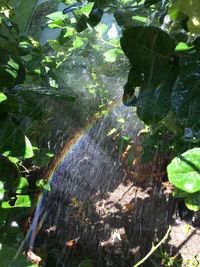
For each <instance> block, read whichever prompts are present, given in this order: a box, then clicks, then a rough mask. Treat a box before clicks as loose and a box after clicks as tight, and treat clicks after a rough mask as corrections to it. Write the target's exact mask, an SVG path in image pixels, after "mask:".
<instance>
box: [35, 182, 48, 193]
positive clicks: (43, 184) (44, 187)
mask: <svg viewBox="0 0 200 267" xmlns="http://www.w3.org/2000/svg"><path fill="white" fill-rule="evenodd" d="M36 186H37V187H38V188H40V189H42V190H46V191H51V186H50V184H49V182H48V181H46V180H44V179H40V180H38V181H37V183H36Z"/></svg>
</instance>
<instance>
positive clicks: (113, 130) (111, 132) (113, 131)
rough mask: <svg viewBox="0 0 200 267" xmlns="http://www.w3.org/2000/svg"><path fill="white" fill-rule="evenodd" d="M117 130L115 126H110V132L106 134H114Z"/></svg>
mask: <svg viewBox="0 0 200 267" xmlns="http://www.w3.org/2000/svg"><path fill="white" fill-rule="evenodd" d="M116 131H117V129H116V128H112V129H111V130H110V132H109V133H108V134H107V136H109V135H112V134H114V133H115V132H116Z"/></svg>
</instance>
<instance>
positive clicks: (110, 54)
mask: <svg viewBox="0 0 200 267" xmlns="http://www.w3.org/2000/svg"><path fill="white" fill-rule="evenodd" d="M119 54H121V49H119V48H112V49H110V50H108V51H106V52H105V53H104V54H103V55H104V57H105V61H107V62H115V61H116V58H117V56H118V55H119Z"/></svg>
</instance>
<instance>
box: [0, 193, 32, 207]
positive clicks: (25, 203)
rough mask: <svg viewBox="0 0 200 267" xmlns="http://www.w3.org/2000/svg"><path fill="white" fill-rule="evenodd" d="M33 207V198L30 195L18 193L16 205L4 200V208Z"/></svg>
mask: <svg viewBox="0 0 200 267" xmlns="http://www.w3.org/2000/svg"><path fill="white" fill-rule="evenodd" d="M29 207H31V199H30V196H28V195H18V196H17V199H16V201H15V202H14V205H10V201H3V202H2V208H3V209H13V208H29Z"/></svg>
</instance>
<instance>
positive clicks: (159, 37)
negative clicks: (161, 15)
mask: <svg viewBox="0 0 200 267" xmlns="http://www.w3.org/2000/svg"><path fill="white" fill-rule="evenodd" d="M120 42H121V47H122V50H123V51H124V53H125V55H126V56H127V57H128V59H129V61H130V63H131V69H130V71H129V76H128V82H127V84H126V85H125V87H124V96H125V97H124V99H125V101H123V102H124V103H125V104H126V103H127V102H128V101H126V100H129V99H132V97H133V96H134V93H135V88H136V87H140V91H139V95H138V98H137V101H136V106H137V114H138V116H139V118H140V119H141V120H142V121H143V122H144V123H145V124H147V125H149V124H154V123H158V122H159V121H161V120H162V119H163V118H164V117H165V116H166V115H167V114H168V112H169V110H170V101H171V91H172V88H173V86H174V83H175V82H176V79H177V77H178V66H177V65H176V63H175V62H173V61H172V60H171V59H172V56H173V54H174V49H175V42H174V40H173V39H172V38H171V37H170V36H169V35H168V34H167V33H166V32H164V31H162V30H160V29H159V28H156V27H141V26H137V27H132V28H129V29H127V30H125V31H124V33H123V37H122V38H121V40H120Z"/></svg>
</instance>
